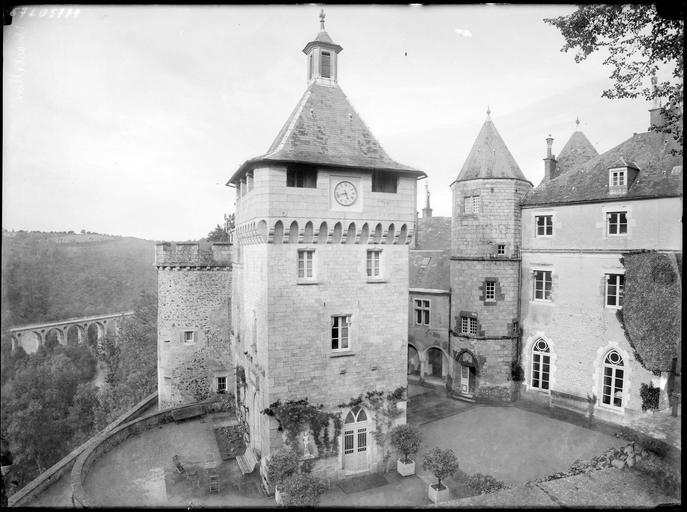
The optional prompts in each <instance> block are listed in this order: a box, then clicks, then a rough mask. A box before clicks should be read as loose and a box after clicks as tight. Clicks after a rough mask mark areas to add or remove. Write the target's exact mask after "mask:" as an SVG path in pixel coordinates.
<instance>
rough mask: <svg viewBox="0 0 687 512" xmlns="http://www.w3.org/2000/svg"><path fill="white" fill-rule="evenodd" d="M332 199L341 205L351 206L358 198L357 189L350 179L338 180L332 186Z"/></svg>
mask: <svg viewBox="0 0 687 512" xmlns="http://www.w3.org/2000/svg"><path fill="white" fill-rule="evenodd" d="M334 199H336V202H337V203H339V204H340V205H341V206H351V205H352V204H353V203H355V200H356V199H358V191H357V190H356V189H355V185H353V183H351V182H350V181H340V182H339V183H337V184H336V187H334Z"/></svg>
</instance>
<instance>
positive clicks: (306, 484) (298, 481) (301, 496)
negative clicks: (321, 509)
mask: <svg viewBox="0 0 687 512" xmlns="http://www.w3.org/2000/svg"><path fill="white" fill-rule="evenodd" d="M283 485H284V490H283V495H282V500H283V502H284V505H285V506H287V507H316V506H317V505H318V503H319V502H320V495H321V494H322V493H323V492H324V491H325V490H326V487H325V485H324V483H323V482H322V481H321V480H320V479H319V478H317V477H314V476H312V475H309V474H304V473H301V474H298V475H291V476H290V477H288V478H287V479H286V480H284V484H283Z"/></svg>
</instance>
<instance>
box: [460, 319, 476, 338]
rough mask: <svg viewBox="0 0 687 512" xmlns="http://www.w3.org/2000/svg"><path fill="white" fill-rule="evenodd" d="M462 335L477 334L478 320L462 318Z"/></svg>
mask: <svg viewBox="0 0 687 512" xmlns="http://www.w3.org/2000/svg"><path fill="white" fill-rule="evenodd" d="M460 333H461V334H473V335H476V334H477V319H476V318H472V317H469V316H461V317H460Z"/></svg>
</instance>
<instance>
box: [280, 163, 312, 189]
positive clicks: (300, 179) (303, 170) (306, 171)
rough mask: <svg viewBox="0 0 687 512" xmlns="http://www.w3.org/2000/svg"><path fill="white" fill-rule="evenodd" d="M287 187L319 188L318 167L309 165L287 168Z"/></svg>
mask: <svg viewBox="0 0 687 512" xmlns="http://www.w3.org/2000/svg"><path fill="white" fill-rule="evenodd" d="M286 187H287V188H317V169H316V168H311V167H307V166H289V167H287V168H286Z"/></svg>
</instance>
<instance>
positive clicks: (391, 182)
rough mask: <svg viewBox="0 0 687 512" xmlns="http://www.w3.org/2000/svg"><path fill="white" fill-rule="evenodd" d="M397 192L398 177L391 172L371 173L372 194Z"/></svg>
mask: <svg viewBox="0 0 687 512" xmlns="http://www.w3.org/2000/svg"><path fill="white" fill-rule="evenodd" d="M397 190H398V176H397V175H396V174H395V173H393V172H387V171H372V192H386V193H388V194H395V193H396V191H397Z"/></svg>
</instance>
